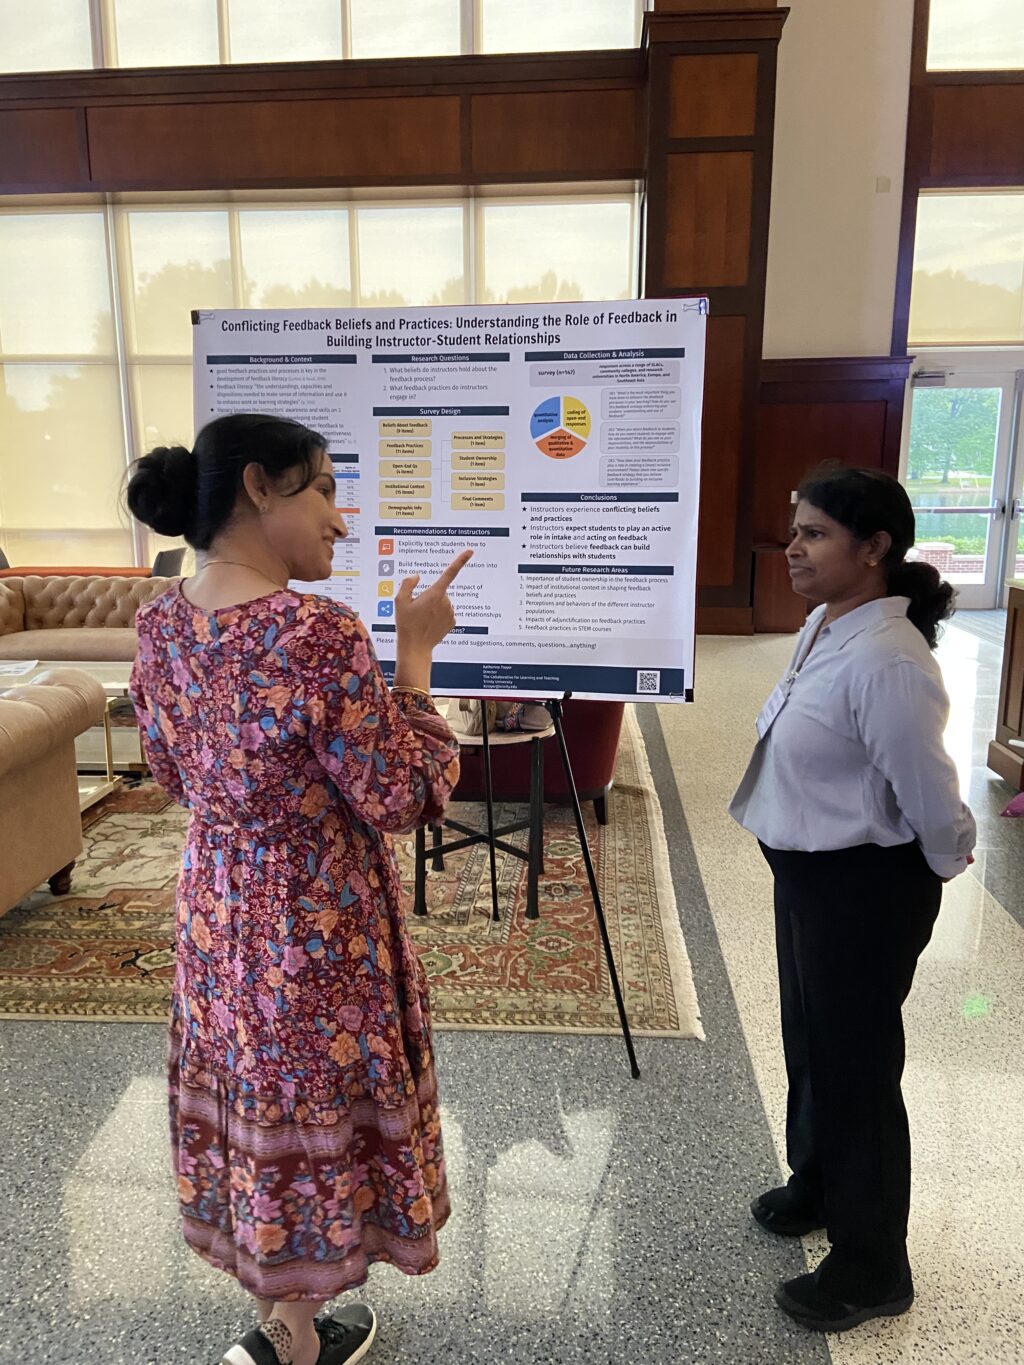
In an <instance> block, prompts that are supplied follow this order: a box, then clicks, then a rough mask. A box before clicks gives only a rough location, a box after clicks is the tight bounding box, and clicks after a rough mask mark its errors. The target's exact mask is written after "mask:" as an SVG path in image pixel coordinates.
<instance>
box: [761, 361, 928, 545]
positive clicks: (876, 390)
mask: <svg viewBox="0 0 1024 1365" xmlns="http://www.w3.org/2000/svg"><path fill="white" fill-rule="evenodd" d="M910 364H911V361H910V359H909V357H903V358H902V359H900V358H896V359H894V358H892V357H890V356H877V357H876V356H851V357H848V358H840V359H822V360H767V361H765V362H764V363H763V364H762V367H761V401H760V405H759V408H758V414H757V464H756V472H755V477H754V519H753V540H754V544H755V545H772V544H784V543H785V541H786V540H787V539H788V536H789V518H790V503H789V495H790V493H791V492H792V491H793V489H795V488H796V486H797V484H798V483H799V482H800V480H801V479H802V478H803V476H804V475H805V474H806V473H808V472H809V471H810V470H811V469H813V468H814V467H815V465H818V464H820V463H821V461H822V460H840V461H841V462H842V463H843V464H847V465H854V466H858V467H860V468H864V469H882V470H884V471H885V472H886V473H887V474H893V475H896V474H898V473H899V460H900V439H901V433H902V429H903V403H904V395H905V393H906V383H907V376H908V374H909V372H910Z"/></svg>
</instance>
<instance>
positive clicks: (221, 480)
mask: <svg viewBox="0 0 1024 1365" xmlns="http://www.w3.org/2000/svg"><path fill="white" fill-rule="evenodd" d="M326 449H327V442H326V441H325V440H324V438H323V437H322V436H321V435H320V434H319V433H318V432H315V431H311V430H310V428H309V427H304V426H303V425H302V423H301V422H293V421H292V420H291V419H290V418H287V417H267V416H264V415H263V414H262V413H253V412H238V413H233V414H232V415H231V416H229V417H218V418H216V420H215V421H213V422H209V423H207V425H206V426H205V427H203V429H202V431H201V432H200V433H199V435H198V436H197V437H196V443H195V447H194V449H192V450H186V448H185V447H184V446H157V448H156V449H155V450H151V451H150V452H149V454H148V455H143V456H142V458H141V459H140V460H136V461H135V463H134V465H133V466H132V469H131V476H130V478H129V480H128V489H127V494H126V500H127V503H128V507H129V510H130V511H131V513H132V516H134V517H135V518H137V520H139V521H141V522H142V523H143V524H144V525H146V526H151V527H152V528H153V530H154V531H156V532H157V534H158V535H162V536H183V537H184V538H185V540H186V541H188V543H189V545H191V546H192V548H193V549H194V550H208V549H209V548H210V546H211V545H212V544H213V542H214V541H215V540H216V538H217V536H218V535H219V534H220V533H221V531H223V530H224V528H225V527H226V526H227V525H228V523H229V522H230V521H231V519H232V517H233V516H234V513H235V509H236V507H237V505H238V502H239V499H240V497H241V496H242V495H243V493H244V484H243V481H242V476H243V474H244V473H245V469H246V466H247V465H250V464H258V465H260V466H261V467H262V468H263V469H264V470H265V471H266V473H267V475H268V476H269V478H271V479H272V480H275V481H276V480H279V479H281V478H283V477H284V476H285V475H287V474H289V473H291V472H292V471H296V472H297V473H298V476H299V477H298V480H297V482H295V484H294V486H293V487H291V488H289V490H288V493H289V496H293V495H294V494H295V493H301V492H302V490H303V489H304V488H308V487H309V485H310V484H311V483H312V482H313V480H314V479H315V478H316V476H317V473H318V472H319V469H320V462H321V459H322V456H323V452H324V451H325V450H326Z"/></svg>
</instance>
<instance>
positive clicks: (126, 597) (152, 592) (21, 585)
mask: <svg viewBox="0 0 1024 1365" xmlns="http://www.w3.org/2000/svg"><path fill="white" fill-rule="evenodd" d="M175 582H177V579H174V578H101V577H82V578H68V577H63V576H62V577H59V578H58V577H53V578H49V577H43V576H36V575H30V576H28V577H25V578H4V579H0V659H47V660H50V659H56V660H59V659H77V660H82V661H85V660H89V661H90V662H95V663H122V662H126V663H130V662H131V660H132V659H134V658H135V650H136V647H137V646H136V635H135V613H136V611H137V610H138V609H139V607H140V606H142V604H143V603H144V602H149V601H151V600H152V598H154V597H159V596H160V594H161V593H163V592H166V591H167V589H168V588H169V587H170V586H171V585H172V584H173V583H175Z"/></svg>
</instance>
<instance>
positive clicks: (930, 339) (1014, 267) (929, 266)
mask: <svg viewBox="0 0 1024 1365" xmlns="http://www.w3.org/2000/svg"><path fill="white" fill-rule="evenodd" d="M1022 340H1024V194H924V195H922V196H921V198H920V199H919V200H918V208H917V240H916V244H915V247H914V282H913V290H912V293H911V300H910V341H911V343H913V344H914V345H917V346H921V345H945V344H947V343H955V342H962V343H964V342H965V343H971V342H974V343H976V344H977V343H985V342H990V343H997V342H1007V343H1013V342H1019V341H1022Z"/></svg>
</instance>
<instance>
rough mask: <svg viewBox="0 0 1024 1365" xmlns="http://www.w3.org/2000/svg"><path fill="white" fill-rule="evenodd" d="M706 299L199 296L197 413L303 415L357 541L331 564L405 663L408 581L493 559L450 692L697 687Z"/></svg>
mask: <svg viewBox="0 0 1024 1365" xmlns="http://www.w3.org/2000/svg"><path fill="white" fill-rule="evenodd" d="M706 313H707V306H706V302H705V301H704V300H702V299H686V300H682V299H669V300H651V299H641V300H634V301H632V302H621V301H620V302H611V303H572V304H538V305H529V306H527V305H522V306H508V307H486V308H484V307H480V308H476V307H466V308H461V307H460V308H421V309H345V310H333V309H308V310H298V311H292V310H287V311H285V310H262V311H226V312H210V313H205V312H200V313H195V314H193V322H194V328H193V332H194V343H195V345H194V377H195V379H194V382H195V408H196V424H197V427H198V426H200V425H202V424H204V423H205V422H207V421H209V420H210V419H211V418H213V417H217V416H220V415H222V414H225V413H228V412H241V411H263V412H275V413H279V414H280V415H282V416H287V417H293V418H296V419H297V420H299V421H301V422H304V423H305V424H306V425H308V426H311V427H313V428H314V429H315V430H317V431H319V432H320V433H321V434H322V435H323V437H324V439H325V441H326V442H327V446H328V452H329V454H330V456H331V460H332V463H333V465H334V471H335V476H336V478H337V487H338V501H337V505H338V507H339V509H340V510H341V511H342V512H343V515H344V516H345V519H346V523H347V524H348V527H349V536H348V538H347V539H346V540H345V541H343V542H339V544H338V546H337V547H336V550H335V556H334V566H333V570H332V574H331V577H330V579H329V580H327V581H325V582H323V583H317V584H311V585H296V586H301V587H302V588H303V589H307V590H311V591H317V592H322V593H325V594H327V595H329V596H331V597H334V598H335V599H337V600H340V601H346V602H348V603H349V604H350V605H351V606H352V607H353V608H355V609H356V610H357V611H358V612H359V614H360V616H361V617H362V618H363V620H364V622H365V623H366V626H367V628H368V629H369V630H370V631H371V632H372V635H373V638H374V641H375V643H376V646H377V652H378V655H379V656H380V659H381V662H382V665H383V666H384V668H385V671H386V672H387V671H388V670H389V669H390V668H391V667H393V661H394V643H395V624H394V597H395V593H396V592H397V590H398V586H399V584H400V583H401V581H402V579H403V578H405V577H407V576H409V575H410V574H419V575H420V576H421V578H422V579H423V580H424V581H429V580H430V579H431V578H433V577H435V576H436V575H437V574H438V573H439V572H440V571H441V570H442V569H443V568H444V567H445V566H446V565H447V564H448V563H449V562H450V560H451V559H452V557H453V556H454V555H455V554H456V553H457V552H458V551H459V550H461V549H463V548H467V547H472V548H473V550H474V552H475V553H474V557H473V560H472V561H471V563H470V564H469V566H468V567H467V568H466V569H465V570H464V571H463V573H462V575H461V576H460V578H459V579H458V581H457V582H456V584H455V586H454V589H453V594H452V595H453V600H454V602H455V608H456V616H457V622H458V625H457V629H456V631H455V632H453V634H452V635H451V636H450V637H449V638H448V639H447V640H446V641H445V642H444V643H443V644H442V645H441V647H440V648H439V649H438V651H437V653H436V656H435V669H434V688H435V690H436V691H438V692H456V693H459V692H461V693H465V694H470V695H478V696H479V695H488V694H491V695H505V696H507V695H509V694H510V693H515V692H520V693H523V694H525V695H529V696H547V695H561V694H562V693H564V692H567V691H571V692H572V693H573V694H574V695H576V696H584V697H596V698H602V697H603V698H623V699H627V700H652V701H675V700H683V699H687V698H689V697H690V696H692V689H693V644H694V598H695V591H696V549H697V505H698V493H699V478H700V469H699V452H700V421H701V396H702V392H703V381H704V341H705V325H706Z"/></svg>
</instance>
